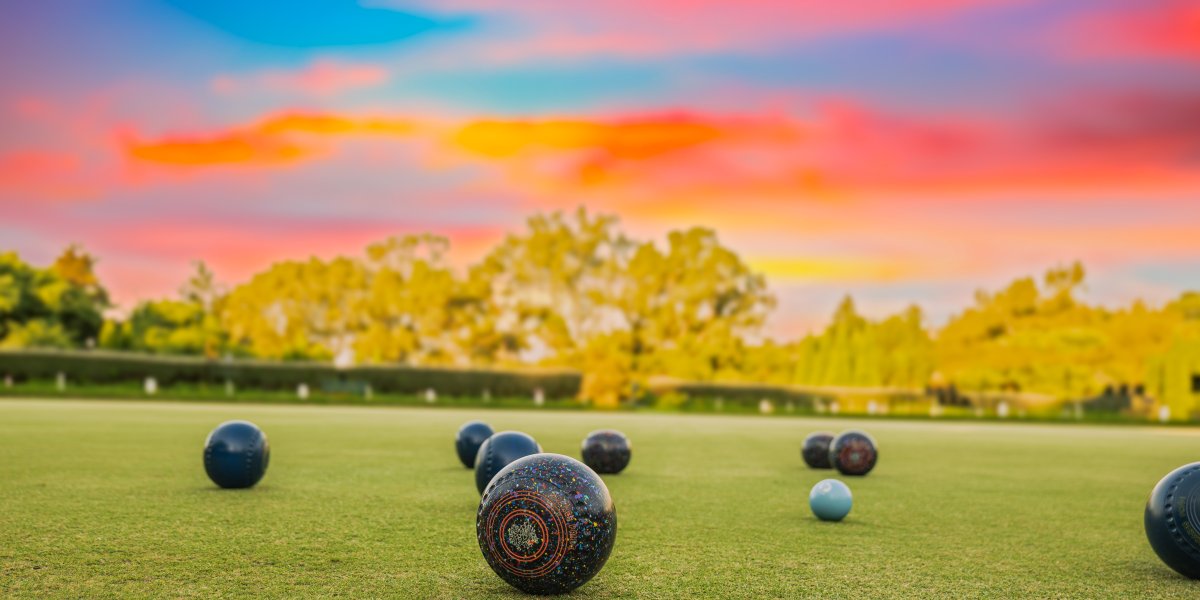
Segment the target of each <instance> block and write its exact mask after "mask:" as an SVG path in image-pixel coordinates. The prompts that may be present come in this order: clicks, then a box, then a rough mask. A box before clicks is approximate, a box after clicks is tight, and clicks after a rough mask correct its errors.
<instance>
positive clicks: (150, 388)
mask: <svg viewBox="0 0 1200 600" xmlns="http://www.w3.org/2000/svg"><path fill="white" fill-rule="evenodd" d="M142 387H143V389H145V390H146V395H147V396H153V395H154V394H157V393H158V380H157V379H155V378H153V377H147V378H146V382H145V383H144V384H143V385H142Z"/></svg>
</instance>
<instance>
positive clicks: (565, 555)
mask: <svg viewBox="0 0 1200 600" xmlns="http://www.w3.org/2000/svg"><path fill="white" fill-rule="evenodd" d="M475 533H476V537H477V538H478V541H479V549H480V550H481V551H482V552H483V557H484V559H485V560H487V563H488V566H490V567H491V568H492V570H493V571H495V572H496V574H497V575H499V576H500V578H501V579H503V580H504V581H507V582H508V583H509V584H510V585H512V586H513V587H515V588H517V589H519V590H521V591H523V592H526V593H530V594H563V593H566V592H569V591H571V590H573V589H575V588H577V587H579V586H581V585H583V584H584V583H587V582H588V581H589V580H590V579H591V578H592V577H594V576H595V575H596V573H599V572H600V569H601V568H603V567H604V563H605V562H607V561H608V557H609V554H611V553H612V549H613V544H614V543H615V542H616V539H617V512H616V508H615V507H614V506H613V501H612V496H610V495H609V493H608V487H606V486H605V485H604V481H603V480H602V479H600V476H599V475H597V474H596V473H595V472H594V471H592V470H591V469H590V468H589V467H588V466H587V465H585V464H583V463H581V462H579V461H577V460H575V459H573V458H571V457H568V456H563V455H561V454H535V455H532V456H526V457H525V458H521V459H518V460H516V461H513V463H512V464H510V465H508V466H507V467H505V468H504V469H502V470H501V471H500V472H499V473H497V474H496V477H495V479H493V480H492V482H491V483H490V484H488V487H487V489H486V490H485V491H484V492H483V497H482V498H481V499H480V502H479V512H478V514H477V515H476V518H475Z"/></svg>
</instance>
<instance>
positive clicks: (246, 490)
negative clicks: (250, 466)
mask: <svg viewBox="0 0 1200 600" xmlns="http://www.w3.org/2000/svg"><path fill="white" fill-rule="evenodd" d="M192 489H193V491H197V492H222V493H226V494H237V493H243V494H251V493H254V492H258V491H263V490H265V491H268V492H269V491H271V489H272V488H271V486H270V485H266V484H263V485H254V486H251V487H248V488H223V487H221V486H219V485H217V484H215V483H213V484H209V485H202V486H199V487H195V488H192Z"/></svg>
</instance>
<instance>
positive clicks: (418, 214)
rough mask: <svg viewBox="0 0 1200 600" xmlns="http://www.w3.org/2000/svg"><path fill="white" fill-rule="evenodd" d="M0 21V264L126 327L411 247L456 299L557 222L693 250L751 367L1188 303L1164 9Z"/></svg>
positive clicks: (254, 7)
mask: <svg viewBox="0 0 1200 600" xmlns="http://www.w3.org/2000/svg"><path fill="white" fill-rule="evenodd" d="M318 4H320V5H322V6H325V7H326V8H324V9H321V10H316V9H314V8H312V6H316V5H318ZM3 12H4V14H3V18H0V50H2V51H3V55H4V58H3V59H0V131H3V135H2V136H0V250H9V249H12V250H16V251H18V252H19V253H20V254H21V255H22V256H23V257H24V258H25V259H26V260H30V261H32V262H34V263H38V264H45V263H48V262H49V261H51V260H53V258H54V256H55V255H57V254H58V252H60V251H61V250H62V248H63V247H64V246H65V245H66V244H68V243H72V242H77V243H80V244H82V245H83V246H84V247H85V248H86V249H87V250H88V251H90V252H92V253H94V254H96V255H97V256H99V257H100V259H101V262H100V265H99V272H100V275H101V278H102V280H103V281H104V282H105V283H106V284H107V286H108V287H109V289H110V291H111V292H112V294H113V296H114V298H115V300H116V301H117V302H118V303H119V304H120V305H121V306H123V307H124V308H126V309H127V308H129V307H130V306H132V305H133V304H134V303H136V302H137V301H138V300H141V299H147V298H153V297H160V296H164V295H170V294H173V293H174V290H175V289H176V288H178V286H179V285H180V284H181V283H182V281H183V280H184V278H185V277H186V276H187V273H188V272H189V270H190V266H189V263H190V262H191V261H193V260H195V259H203V260H205V261H207V262H208V263H209V265H210V266H211V267H212V268H213V269H214V270H215V271H216V273H217V276H218V279H220V280H221V281H222V282H224V283H226V284H231V285H232V284H236V283H238V282H241V281H243V280H245V279H246V278H247V277H248V276H249V275H251V274H252V273H254V272H256V271H259V270H262V269H264V268H266V267H267V266H268V265H269V264H270V263H271V262H273V261H277V260H281V259H287V258H304V257H307V256H309V255H314V254H315V255H318V256H332V255H335V254H357V253H359V252H360V251H361V249H362V248H363V247H364V246H365V245H366V244H367V243H369V242H371V241H375V240H378V239H380V238H382V237H385V236H388V235H392V234H398V233H409V232H424V231H430V232H435V233H440V234H443V235H446V236H447V237H449V238H450V239H451V242H452V245H453V248H454V250H453V260H454V262H455V263H456V264H458V265H465V264H468V263H469V262H471V261H472V260H474V259H476V258H478V257H479V256H480V255H481V254H482V253H483V252H484V251H485V250H486V249H487V248H488V247H489V246H490V245H491V244H493V243H495V242H496V241H497V240H498V239H499V238H500V237H501V236H502V235H503V234H504V233H505V232H509V231H515V230H518V229H519V228H520V227H521V225H522V223H523V221H524V219H525V218H526V217H527V216H528V215H530V214H532V213H534V212H537V211H552V210H560V209H562V210H573V209H574V208H575V207H577V206H580V205H585V206H587V207H589V209H591V210H593V211H596V212H605V213H612V214H616V215H618V216H619V217H620V218H621V220H622V223H623V227H624V229H625V230H626V231H628V232H629V233H631V234H633V235H634V236H636V237H642V238H649V239H662V238H663V235H664V234H665V232H667V231H669V230H671V229H674V228H684V227H689V226H693V225H703V226H707V227H712V228H714V229H716V230H717V231H718V233H719V235H720V237H721V240H722V241H723V242H724V243H725V244H727V245H729V246H731V247H732V248H734V249H735V250H737V251H738V252H739V253H740V254H741V255H742V256H743V257H744V258H745V259H746V260H748V261H749V262H750V263H751V264H752V265H753V266H755V267H756V268H757V269H759V270H761V271H762V272H764V273H766V274H767V276H768V280H769V282H770V284H771V287H772V289H773V290H774V291H775V292H776V293H777V294H778V295H779V298H780V305H779V308H778V309H777V311H776V313H777V314H776V315H774V317H773V320H772V322H771V324H770V330H769V331H768V333H770V334H772V335H774V336H776V337H781V338H783V337H790V336H793V335H797V334H801V333H804V332H805V331H808V330H810V329H811V328H813V327H818V326H820V325H821V324H823V323H824V322H825V321H826V320H827V319H828V317H829V315H830V314H831V313H832V311H833V309H834V307H835V305H836V303H837V301H838V299H839V298H840V297H841V296H843V295H844V294H846V293H851V294H853V295H854V297H855V298H856V299H857V300H858V301H859V304H860V306H861V307H862V308H863V309H864V310H865V312H867V313H868V314H870V315H873V316H882V315H884V314H886V313H889V312H892V311H895V310H898V309H900V308H902V307H904V306H905V305H907V304H909V303H913V302H916V303H919V304H921V305H922V306H923V307H925V308H926V309H927V310H928V312H929V314H930V316H931V323H932V324H935V325H936V324H937V323H939V322H941V321H944V319H945V318H946V316H947V315H948V314H949V313H950V312H952V311H954V310H957V309H960V308H961V307H963V306H965V305H966V304H968V303H969V302H970V301H971V298H972V296H973V292H974V290H975V289H977V288H980V287H996V286H998V285H1001V284H1003V283H1004V282H1006V281H1007V280H1009V279H1011V278H1013V277H1015V276H1019V275H1025V274H1033V273H1040V272H1042V271H1043V270H1045V269H1046V268H1048V267H1052V266H1055V265H1057V264H1061V263H1064V262H1068V261H1072V260H1077V259H1078V260H1082V261H1083V262H1084V264H1085V265H1086V266H1087V267H1088V269H1089V286H1088V292H1087V297H1088V298H1089V299H1090V300H1093V301H1097V302H1101V303H1105V304H1110V305H1115V304H1118V303H1123V302H1127V301H1129V300H1130V299H1132V298H1134V297H1144V298H1146V299H1148V300H1151V301H1154V302H1161V301H1163V300H1165V299H1167V298H1170V297H1172V296H1174V295H1176V294H1178V293H1179V292H1181V291H1183V290H1185V289H1197V288H1200V2H1196V1H1152V0H1121V1H1116V0H1080V1H1074V0H1056V1H1049V0H1047V1H1042V2H1034V1H1028V0H911V1H908V2H897V1H895V0H856V1H854V2H809V1H804V0H788V1H775V0H763V1H755V0H742V1H738V2H715V1H710V0H700V1H696V2H687V3H685V2H672V1H659V0H638V1H636V2H635V1H632V0H607V1H602V2H601V1H594V0H593V1H585V2H566V1H561V0H555V1H551V0H525V1H521V2H485V1H483V0H438V1H436V2H435V1H433V0H428V1H399V0H396V1H389V0H376V1H366V2H361V3H355V2H322V3H316V2H311V3H309V2H283V1H280V2H253V3H251V2H227V3H218V2H209V1H203V0H194V1H192V0H189V1H181V2H169V3H152V2H132V1H114V2H94V1H92V2H88V1H79V2H60V1H57V0H45V1H35V2H19V3H10V5H9V6H6V7H5V8H4V11H3Z"/></svg>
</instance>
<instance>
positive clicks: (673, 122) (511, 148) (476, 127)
mask: <svg viewBox="0 0 1200 600" xmlns="http://www.w3.org/2000/svg"><path fill="white" fill-rule="evenodd" d="M734 131H735V129H734V128H732V127H723V126H721V125H720V124H718V123H715V122H712V121H705V120H701V119H695V118H688V117H669V118H664V119H644V120H636V121H628V122H616V123H604V122H596V121H585V120H544V121H533V120H527V121H476V122H473V123H470V124H468V125H466V126H464V127H462V128H461V129H460V130H459V131H458V133H457V134H456V135H455V136H454V141H455V143H456V144H458V146H459V147H461V148H463V149H465V150H467V151H469V152H472V153H475V154H479V155H481V156H485V157H488V158H507V157H511V156H516V155H518V154H521V153H522V152H526V151H537V150H541V151H556V150H599V151H602V152H604V153H606V154H608V155H610V156H613V157H617V158H628V159H639V158H647V157H650V156H655V155H658V154H663V153H667V152H672V151H675V150H680V149H683V148H688V147H691V146H696V145H699V144H704V143H707V142H712V141H714V140H716V139H718V138H720V137H723V136H724V135H726V134H729V133H733V132H734Z"/></svg>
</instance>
